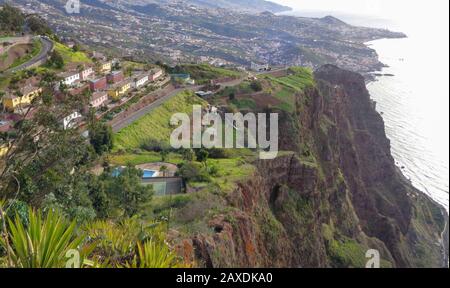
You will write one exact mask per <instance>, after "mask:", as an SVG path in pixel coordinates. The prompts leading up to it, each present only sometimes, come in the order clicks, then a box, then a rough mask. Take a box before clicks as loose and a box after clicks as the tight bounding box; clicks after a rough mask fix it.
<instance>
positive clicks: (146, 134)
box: [114, 91, 206, 151]
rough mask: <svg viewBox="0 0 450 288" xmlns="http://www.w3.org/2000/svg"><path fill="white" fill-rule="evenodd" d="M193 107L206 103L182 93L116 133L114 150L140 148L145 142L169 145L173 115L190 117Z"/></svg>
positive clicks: (189, 94)
mask: <svg viewBox="0 0 450 288" xmlns="http://www.w3.org/2000/svg"><path fill="white" fill-rule="evenodd" d="M193 105H206V102H205V101H204V100H202V99H201V98H200V97H198V96H196V95H195V94H193V93H192V92H187V91H186V92H182V93H180V94H179V95H177V96H175V97H174V98H172V99H171V100H169V101H167V102H166V103H164V104H163V105H161V106H160V107H158V108H156V109H155V110H153V111H152V112H151V113H149V114H147V115H146V116H144V117H143V118H141V119H140V120H138V121H136V122H134V123H133V124H131V125H130V126H128V127H127V128H125V129H123V130H122V131H120V132H118V133H117V134H116V135H115V137H114V140H115V141H114V143H115V150H116V151H117V150H119V149H125V150H130V149H135V148H140V147H141V146H142V145H143V144H144V143H146V141H150V140H153V141H158V142H165V143H169V141H170V135H171V133H172V131H173V129H174V127H171V126H170V118H171V117H172V115H174V114H175V113H187V114H188V115H192V106H193Z"/></svg>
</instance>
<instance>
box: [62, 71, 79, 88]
mask: <svg viewBox="0 0 450 288" xmlns="http://www.w3.org/2000/svg"><path fill="white" fill-rule="evenodd" d="M58 77H59V78H61V79H62V80H61V83H62V84H65V85H67V86H72V85H73V84H75V83H76V82H78V81H80V80H81V78H80V73H79V72H75V71H67V72H61V73H59V74H58Z"/></svg>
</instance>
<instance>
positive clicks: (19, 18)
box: [0, 4, 25, 32]
mask: <svg viewBox="0 0 450 288" xmlns="http://www.w3.org/2000/svg"><path fill="white" fill-rule="evenodd" d="M1 8H2V9H0V31H12V32H20V31H22V30H23V25H24V24H25V16H24V15H23V13H22V12H21V11H20V10H19V9H17V8H15V7H13V6H11V5H9V4H4V5H3V6H2V7H1Z"/></svg>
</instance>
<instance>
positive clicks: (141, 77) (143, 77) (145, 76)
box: [133, 74, 148, 88]
mask: <svg viewBox="0 0 450 288" xmlns="http://www.w3.org/2000/svg"><path fill="white" fill-rule="evenodd" d="M147 82H148V74H142V75H139V76H138V77H136V78H135V80H134V81H133V86H134V88H139V87H141V86H142V85H145V83H147Z"/></svg>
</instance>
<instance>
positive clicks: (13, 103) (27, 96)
mask: <svg viewBox="0 0 450 288" xmlns="http://www.w3.org/2000/svg"><path fill="white" fill-rule="evenodd" d="M19 92H20V93H18V94H19V95H20V96H19V95H15V94H9V95H6V96H5V97H3V107H5V109H6V110H8V111H14V110H15V109H16V108H18V107H24V106H28V105H30V104H31V102H32V101H33V100H34V99H35V98H36V97H37V96H39V94H40V93H42V88H39V87H34V86H31V85H28V86H25V87H23V88H22V89H20V90H19Z"/></svg>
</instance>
